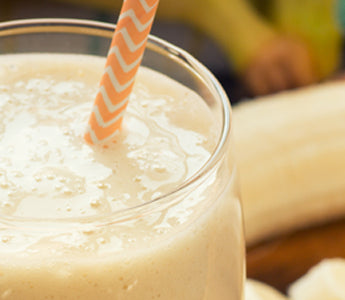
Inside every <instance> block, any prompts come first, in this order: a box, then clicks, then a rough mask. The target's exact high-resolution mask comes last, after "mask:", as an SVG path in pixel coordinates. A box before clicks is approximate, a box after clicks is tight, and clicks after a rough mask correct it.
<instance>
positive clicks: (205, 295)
mask: <svg viewBox="0 0 345 300" xmlns="http://www.w3.org/2000/svg"><path fill="white" fill-rule="evenodd" d="M104 63H105V60H104V59H103V58H99V57H94V56H86V55H67V54H66V55H62V54H61V55H60V54H26V55H24V54H23V55H20V54H18V55H3V56H1V57H0V216H1V219H0V299H17V300H18V299H25V300H30V299H73V300H77V299H83V300H88V299H102V300H106V299H125V300H134V299H140V300H146V299H162V300H183V299H186V300H223V299H224V300H225V299H226V300H239V299H242V283H243V282H242V281H243V276H244V275H243V236H242V228H241V225H242V223H241V209H240V204H239V200H238V198H237V194H236V192H237V191H236V188H235V186H234V185H235V179H234V176H235V175H234V171H233V170H231V169H230V167H229V166H230V165H231V164H232V157H225V158H223V160H221V161H220V162H219V163H218V165H217V166H216V167H214V168H213V169H211V170H210V171H209V172H208V174H207V175H205V176H203V179H202V181H200V180H199V181H195V180H194V179H193V176H195V174H196V173H197V172H198V170H200V169H201V168H202V166H203V165H204V164H205V163H206V162H207V161H208V160H209V159H210V157H211V154H212V152H213V151H214V150H215V148H216V145H217V142H218V139H219V132H220V129H221V125H222V124H221V122H220V121H219V120H216V119H215V118H214V116H213V114H212V113H211V110H210V108H209V107H208V106H207V105H206V104H205V102H204V101H203V100H202V99H201V98H200V97H199V96H198V95H197V94H196V93H194V92H193V91H191V90H190V89H188V88H186V87H185V86H183V85H181V84H179V83H177V82H176V81H174V80H172V79H170V78H168V77H166V76H164V75H162V74H160V73H158V72H155V71H152V70H150V69H147V68H144V67H142V68H141V70H140V72H139V74H138V76H137V80H136V84H135V87H134V91H133V94H132V95H131V99H130V101H129V105H128V108H127V110H126V115H125V117H124V120H123V124H122V128H121V130H120V131H119V132H118V134H117V136H116V139H115V140H114V141H113V142H109V143H107V144H105V145H96V146H90V145H88V144H86V143H85V142H84V140H83V135H84V132H85V127H86V124H87V120H88V117H89V114H90V111H91V108H92V105H93V100H94V98H95V94H96V92H97V88H98V81H99V79H100V77H101V74H102V72H103V67H104ZM188 181H191V184H190V186H189V187H188V188H183V186H184V185H185V183H186V182H188ZM193 182H197V184H194V185H193Z"/></svg>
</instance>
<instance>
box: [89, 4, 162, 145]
mask: <svg viewBox="0 0 345 300" xmlns="http://www.w3.org/2000/svg"><path fill="white" fill-rule="evenodd" d="M158 2H159V0H124V2H123V5H122V9H121V13H120V16H119V19H118V23H117V26H116V30H115V32H114V35H113V38H112V42H111V45H110V50H109V52H108V56H107V61H106V66H105V71H104V73H103V76H102V78H101V81H100V86H99V90H98V93H97V95H96V99H95V102H94V105H93V109H92V112H91V115H90V118H89V123H88V126H87V131H86V133H85V136H84V137H85V140H86V141H87V142H88V143H89V144H99V143H102V142H106V141H109V140H111V139H113V138H114V136H115V135H116V132H117V131H118V130H119V129H120V127H121V123H122V119H123V115H124V112H125V109H126V107H127V104H128V99H129V96H130V94H131V91H132V89H133V85H134V80H135V76H136V74H137V71H138V69H139V66H140V63H141V60H142V57H143V54H144V50H145V47H146V42H147V39H148V35H149V33H150V30H151V27H152V23H153V19H154V15H155V13H156V10H157V6H158Z"/></svg>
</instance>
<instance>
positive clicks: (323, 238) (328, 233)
mask: <svg viewBox="0 0 345 300" xmlns="http://www.w3.org/2000/svg"><path fill="white" fill-rule="evenodd" d="M331 257H344V258H345V218H344V219H342V220H338V221H335V222H332V223H328V224H324V225H319V226H314V227H311V228H307V229H304V230H300V231H298V232H295V233H291V234H288V235H284V236H281V237H278V238H275V239H272V240H270V241H266V242H262V243H260V244H257V245H255V246H253V247H249V248H248V249H247V276H248V278H254V279H257V280H260V281H262V282H265V283H268V284H269V285H271V286H273V287H275V288H277V289H278V290H280V291H281V292H283V293H285V292H286V289H287V287H288V286H289V284H290V283H292V282H293V281H295V280H296V279H298V278H299V277H301V276H302V275H303V274H305V273H306V272H307V270H308V269H309V268H310V267H312V266H314V265H315V264H317V263H318V262H319V261H321V260H322V259H324V258H331Z"/></svg>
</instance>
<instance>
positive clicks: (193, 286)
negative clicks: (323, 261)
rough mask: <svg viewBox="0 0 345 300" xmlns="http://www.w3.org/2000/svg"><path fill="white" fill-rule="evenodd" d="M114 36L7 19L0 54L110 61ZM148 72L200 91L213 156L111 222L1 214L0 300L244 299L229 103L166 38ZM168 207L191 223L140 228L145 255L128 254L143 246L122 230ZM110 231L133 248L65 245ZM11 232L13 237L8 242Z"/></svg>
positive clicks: (76, 26)
mask: <svg viewBox="0 0 345 300" xmlns="http://www.w3.org/2000/svg"><path fill="white" fill-rule="evenodd" d="M113 30H114V26H113V25H111V24H105V23H99V22H90V21H84V20H68V19H36V20H22V21H13V22H6V23H2V24H1V25H0V53H1V54H16V53H73V54H75V53H78V54H88V55H96V56H106V54H107V51H108V47H109V44H110V39H111V37H112V33H113ZM142 65H144V66H147V67H149V68H151V69H154V70H157V71H159V72H162V73H164V74H166V75H168V76H169V77H171V78H173V79H175V80H177V81H179V82H181V83H182V84H184V85H186V86H188V87H189V88H191V89H192V90H194V91H195V92H196V93H198V94H199V95H200V96H201V97H202V98H203V99H204V101H205V103H206V104H207V105H208V106H209V107H210V109H211V111H212V113H213V114H214V115H215V118H216V120H221V126H220V128H219V133H218V134H219V140H218V144H217V146H216V148H215V149H214V152H213V154H212V156H211V158H210V159H209V160H208V161H207V163H206V164H205V165H204V166H203V167H202V168H201V169H200V170H199V171H198V172H197V173H196V174H194V175H193V176H192V177H191V178H190V179H189V180H187V181H186V182H184V183H183V184H182V185H181V186H179V187H178V188H176V190H174V191H172V192H170V193H168V194H166V195H163V196H160V197H158V198H156V199H154V200H152V201H151V202H149V203H145V204H143V205H139V206H136V207H131V208H129V209H123V210H119V211H114V212H113V213H111V214H110V215H102V216H88V217H77V218H67V217H65V218H60V219H57V218H55V219H49V218H45V217H44V216H42V217H41V218H30V219H29V218H23V217H10V216H7V215H2V216H0V217H1V219H0V232H1V236H0V296H2V297H4V298H6V299H26V300H30V299H48V298H50V297H51V298H54V299H73V300H75V299H84V300H86V299H103V300H104V299H128V300H132V299H140V300H145V299H162V300H177V299H178V300H183V299H186V300H194V299H195V300H201V299H203V300H223V299H224V300H225V299H226V300H240V299H243V283H244V276H245V272H244V269H245V264H244V236H243V226H242V211H241V203H240V199H239V195H238V188H237V180H236V176H237V175H236V168H235V166H234V156H233V146H232V137H231V126H230V125H231V109H230V104H229V100H228V98H227V96H226V95H225V93H224V91H223V89H222V87H221V86H220V84H219V83H218V81H217V80H216V79H215V78H214V76H213V75H212V74H211V73H210V72H209V71H208V70H207V69H206V68H205V67H204V66H203V65H202V64H200V63H199V62H198V61H197V60H196V59H194V58H193V57H191V56H190V55H189V54H188V53H186V52H184V51H183V50H181V49H179V48H177V47H175V46H173V45H171V44H169V43H167V42H165V41H162V40H161V39H158V38H156V37H152V36H151V37H150V39H149V41H148V44H147V49H146V52H145V55H144V58H143V62H142ZM193 201H194V202H195V201H197V202H198V209H197V210H195V211H194V212H193V215H192V216H189V215H188V211H189V210H188V209H189V207H190V205H191V203H193ZM167 208H169V209H171V211H173V210H174V209H175V210H178V209H182V210H183V211H184V212H185V213H186V214H185V218H186V220H187V222H183V221H181V222H180V224H179V223H177V225H176V226H174V228H172V229H170V230H169V231H165V230H160V231H159V230H158V229H157V228H151V229H145V228H143V229H142V233H141V234H142V239H141V244H140V249H141V251H132V250H133V249H134V248H135V247H136V246H138V245H136V240H135V239H133V240H132V241H131V234H130V232H129V231H128V232H127V231H126V230H127V229H128V228H137V227H139V228H140V226H142V225H141V224H142V222H143V220H145V221H147V220H151V219H152V220H153V219H155V220H156V219H157V218H160V217H162V216H163V215H164V214H165V213H166V212H167ZM153 231H154V232H153ZM104 232H111V233H112V238H113V240H114V241H112V243H110V245H113V244H117V245H119V244H121V243H122V242H123V243H128V241H131V242H132V247H133V249H131V248H126V249H123V248H121V247H117V248H116V249H115V248H112V247H111V246H109V245H108V246H102V245H98V246H97V247H91V246H90V247H88V248H87V250H85V249H86V248H83V247H81V249H80V251H78V249H77V248H76V247H73V249H71V247H67V246H66V243H65V241H71V240H73V241H74V240H79V239H80V237H81V236H83V239H84V240H85V236H88V234H90V235H91V234H92V236H94V237H99V236H101V235H102V233H104ZM124 233H126V234H124ZM8 235H11V236H12V237H14V238H11V240H9V239H8V238H7V236H8ZM47 237H49V238H50V240H52V239H51V237H54V239H53V240H54V243H53V244H45V243H42V244H41V245H42V246H41V247H40V249H39V250H37V249H36V250H35V251H30V241H32V240H37V239H39V240H44V239H45V238H47ZM86 239H87V238H86ZM95 240H97V239H95ZM124 240H126V241H124ZM145 241H146V242H145ZM12 242H13V244H11V243H12ZM88 242H89V241H88ZM80 243H81V244H80V245H82V244H83V242H80ZM11 246H12V247H11Z"/></svg>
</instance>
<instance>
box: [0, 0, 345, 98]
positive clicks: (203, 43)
mask: <svg viewBox="0 0 345 300" xmlns="http://www.w3.org/2000/svg"><path fill="white" fill-rule="evenodd" d="M344 2H345V1H343V0H338V1H336V0H303V1H301V0H289V1H286V0H256V1H254V0H184V1H176V0H161V1H160V6H159V8H158V13H157V18H156V22H155V23H154V26H153V28H152V33H153V34H154V35H156V36H158V37H161V38H163V39H166V40H168V41H170V42H172V43H174V44H176V45H178V46H180V47H182V48H184V49H185V50H187V51H188V52H190V53H192V54H193V55H194V56H195V57H197V58H198V59H199V60H200V61H201V62H203V63H204V64H205V65H206V66H207V67H208V68H209V69H211V71H212V72H213V73H214V74H215V75H216V77H217V78H218V80H219V81H220V82H221V83H222V85H223V87H224V89H225V90H226V92H227V93H228V95H229V97H230V99H231V102H232V103H235V102H238V101H239V100H242V99H248V98H253V97H256V96H259V95H265V94H270V93H275V92H277V91H280V90H284V89H291V88H295V87H298V86H304V85H309V84H313V83H316V82H320V81H324V80H333V79H337V78H339V77H342V74H341V72H340V70H341V69H342V67H343V64H344V59H343V52H344V51H343V45H342V27H343V23H345V22H344V20H342V16H343V18H345V4H344ZM121 3H122V1H120V0H31V1H30V0H1V1H0V20H1V21H9V20H14V19H22V18H47V17H58V18H81V19H91V20H98V21H105V22H111V23H115V22H116V20H117V16H118V13H119V10H120V6H121Z"/></svg>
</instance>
